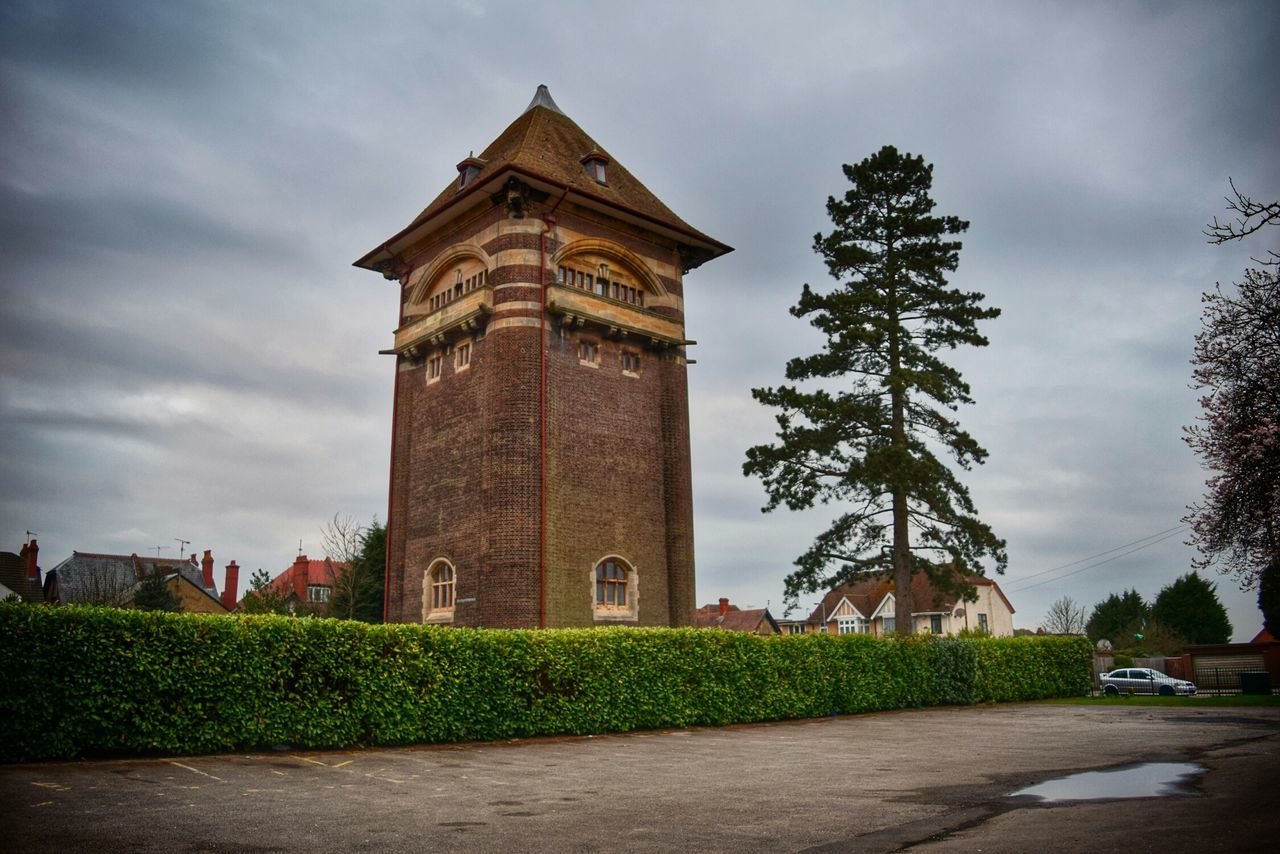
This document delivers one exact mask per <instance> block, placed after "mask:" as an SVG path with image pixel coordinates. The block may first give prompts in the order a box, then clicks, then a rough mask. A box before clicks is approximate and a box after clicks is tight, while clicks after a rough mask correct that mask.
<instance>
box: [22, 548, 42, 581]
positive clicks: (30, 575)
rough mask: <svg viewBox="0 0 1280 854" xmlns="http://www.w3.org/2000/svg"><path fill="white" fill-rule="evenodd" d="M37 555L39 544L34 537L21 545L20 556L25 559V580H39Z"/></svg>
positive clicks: (38, 553)
mask: <svg viewBox="0 0 1280 854" xmlns="http://www.w3.org/2000/svg"><path fill="white" fill-rule="evenodd" d="M39 555H40V545H39V543H37V542H36V541H35V539H34V538H32V540H31V542H30V543H28V544H27V545H25V546H23V547H22V557H23V559H24V560H25V561H26V571H27V581H39V580H40V565H39V564H38V563H36V559H37V557H38V556H39Z"/></svg>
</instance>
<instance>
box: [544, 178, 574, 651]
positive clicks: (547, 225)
mask: <svg viewBox="0 0 1280 854" xmlns="http://www.w3.org/2000/svg"><path fill="white" fill-rule="evenodd" d="M568 195H569V188H568V187H565V188H564V192H563V193H561V194H560V198H559V199H557V200H556V203H555V204H554V205H552V206H551V210H549V211H547V212H546V214H545V215H543V217H542V231H541V232H540V233H539V234H538V285H539V287H540V289H541V291H542V314H541V320H540V322H539V324H538V341H539V342H540V343H541V347H540V360H541V363H540V365H539V369H538V384H539V391H538V517H539V518H538V628H540V629H545V628H546V627H547V235H548V234H549V233H551V229H552V227H553V226H555V224H556V208H558V207H560V203H561V202H563V201H564V200H565V197H566V196H568Z"/></svg>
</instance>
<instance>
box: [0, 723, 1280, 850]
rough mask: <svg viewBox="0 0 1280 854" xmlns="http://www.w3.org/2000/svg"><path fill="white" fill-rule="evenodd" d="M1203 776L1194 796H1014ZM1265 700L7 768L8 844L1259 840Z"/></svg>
mask: <svg viewBox="0 0 1280 854" xmlns="http://www.w3.org/2000/svg"><path fill="white" fill-rule="evenodd" d="M1148 761H1178V762H1183V761H1193V762H1197V763H1199V764H1201V765H1202V766H1203V767H1204V768H1205V772H1204V774H1203V775H1202V776H1201V777H1200V778H1199V779H1198V780H1197V781H1196V782H1195V784H1194V787H1193V789H1192V791H1191V792H1190V793H1189V794H1186V795H1181V796H1176V797H1163V798H1154V799H1153V798H1147V799H1141V800H1120V801H1107V802H1085V803H1072V804H1062V805H1048V806H1047V805H1041V804H1035V803H1030V802H1028V800H1027V799H1026V798H1021V799H1018V798H1010V797H1009V794H1010V793H1011V792H1013V791H1015V790H1017V789H1019V788H1022V787H1024V786H1028V785H1031V784H1034V783H1039V782H1042V781H1044V780H1046V779H1050V778H1053V777H1057V776H1061V775H1063V774H1065V773H1070V772H1073V771H1082V770H1096V769H1104V768H1111V767H1116V766H1120V765H1124V764H1129V763H1135V762H1148ZM1277 791H1280V709H1277V708H1238V709H1233V708H1197V707H1196V705H1195V700H1194V699H1190V700H1188V702H1187V704H1186V705H1185V706H1184V707H1177V708H1156V707H1146V708H1141V707H1123V706H1120V707H1115V706H1108V707H1095V706H1067V705H1062V706H1058V705H1045V704H1027V705H1009V706H995V707H977V708H956V709H931V710H921V711H905V712H891V713H881V714H873V715H861V716H853V717H841V718H827V719H821V720H816V721H799V722H788V723H778V724H766V725H756V726H739V727H728V728H724V729H695V730H668V731H661V732H642V733H631V734H627V735H616V736H597V737H594V738H562V739H537V740H530V741H521V742H503V743H495V744H472V745H445V746H430V747H411V748H395V749H371V750H358V751H332V752H320V753H317V752H302V751H281V752H274V753H265V754H252V755H224V756H200V757H179V758H171V759H146V760H100V761H82V762H65V763H39V764H26V765H9V766H0V819H2V826H3V832H2V833H0V849H2V850H9V851H33V852H41V851H57V852H65V851H120V850H128V851H157V852H159V851H164V852H184V851H302V850H311V851H338V850H342V851H425V850H440V851H504V852H505V851H557V852H559V851H570V852H572V851H627V850H645V851H805V850H810V851H832V852H835V851H900V850H912V851H921V852H924V851H975V850H982V851H1059V850H1061V851H1070V850H1090V851H1113V850H1114V851H1119V850H1125V851H1148V850H1149V851H1155V850H1160V851H1191V850H1196V851H1206V850H1207V851H1213V850H1223V851H1252V850H1258V851H1261V850H1274V847H1273V845H1274V841H1275V839H1276V832H1277V829H1280V810H1278V809H1277V806H1276V799H1275V792H1277Z"/></svg>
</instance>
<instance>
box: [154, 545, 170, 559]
mask: <svg viewBox="0 0 1280 854" xmlns="http://www.w3.org/2000/svg"><path fill="white" fill-rule="evenodd" d="M151 548H153V549H155V550H156V557H160V550H161V549H167V548H168V546H152V547H151Z"/></svg>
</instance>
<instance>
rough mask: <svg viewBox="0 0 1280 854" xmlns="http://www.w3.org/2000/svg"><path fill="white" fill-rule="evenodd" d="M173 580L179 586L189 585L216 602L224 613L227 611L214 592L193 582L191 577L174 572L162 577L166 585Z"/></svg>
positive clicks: (183, 573)
mask: <svg viewBox="0 0 1280 854" xmlns="http://www.w3.org/2000/svg"><path fill="white" fill-rule="evenodd" d="M174 579H177V581H178V585H179V586H181V585H183V584H187V585H190V586H191V587H194V588H195V589H196V590H199V591H200V592H201V593H203V594H204V595H205V596H208V597H209V598H210V599H212V600H213V601H214V602H216V603H217V604H218V607H219V608H221V609H222V610H224V611H227V610H229V609H228V608H227V606H226V605H224V604H222V600H221V599H220V598H219V597H218V595H217V591H216V590H215V591H213V592H210V588H208V587H205V586H204V585H203V584H201V583H199V582H197V581H193V580H192V579H191V576H190V575H189V574H188V573H185V572H177V571H174V572H171V573H169V574H168V575H166V576H165V577H164V580H165V582H166V583H167V582H170V581H173V580H174Z"/></svg>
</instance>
